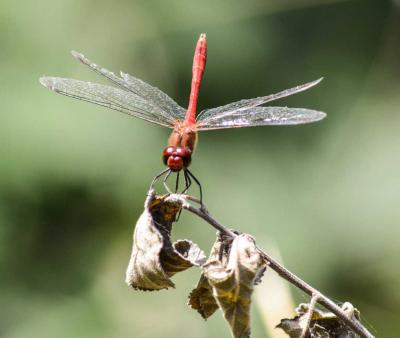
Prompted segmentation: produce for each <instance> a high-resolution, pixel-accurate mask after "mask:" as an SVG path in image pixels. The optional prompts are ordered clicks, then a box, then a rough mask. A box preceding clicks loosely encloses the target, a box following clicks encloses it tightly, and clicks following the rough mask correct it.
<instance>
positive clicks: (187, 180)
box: [182, 169, 192, 194]
mask: <svg viewBox="0 0 400 338" xmlns="http://www.w3.org/2000/svg"><path fill="white" fill-rule="evenodd" d="M186 170H187V169H184V170H183V175H184V177H185V189H183V191H182V194H185V193H186V192H187V191H188V190H189V188H190V186H191V185H192V180H191V179H190V176H189V174H188V173H187V172H186Z"/></svg>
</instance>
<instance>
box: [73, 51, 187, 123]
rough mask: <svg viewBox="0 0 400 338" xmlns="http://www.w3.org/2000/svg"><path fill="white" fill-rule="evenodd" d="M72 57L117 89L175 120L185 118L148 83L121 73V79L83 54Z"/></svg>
mask: <svg viewBox="0 0 400 338" xmlns="http://www.w3.org/2000/svg"><path fill="white" fill-rule="evenodd" d="M71 54H72V56H73V57H74V58H76V59H77V60H79V61H80V62H82V63H83V64H84V65H86V66H88V67H89V68H90V69H92V70H94V71H95V72H96V73H97V74H100V75H102V76H105V77H106V78H107V79H109V80H110V81H112V82H113V83H114V84H116V85H118V86H119V87H121V88H123V89H125V90H128V91H130V92H132V93H134V94H136V95H137V96H140V97H142V98H143V99H146V100H147V101H149V102H150V103H152V104H153V105H155V106H158V107H160V108H161V109H162V110H164V111H165V112H167V113H168V114H170V115H171V116H173V117H174V118H175V119H179V120H182V119H183V118H184V117H185V113H186V110H185V109H184V108H182V107H181V106H179V105H178V104H177V103H176V102H175V101H174V100H173V99H171V98H170V97H169V96H168V95H167V94H165V93H164V92H163V91H161V90H160V89H158V88H156V87H153V86H151V85H149V84H148V83H146V82H144V81H142V80H140V79H138V78H136V77H133V76H132V75H129V74H125V73H123V72H121V77H122V78H120V77H118V76H116V75H115V74H114V73H113V72H111V71H109V70H107V69H105V68H103V67H101V66H99V65H97V64H95V63H93V62H92V61H90V60H89V59H88V58H86V57H85V56H84V55H83V54H81V53H78V52H75V51H72V52H71Z"/></svg>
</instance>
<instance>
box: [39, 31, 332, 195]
mask: <svg viewBox="0 0 400 338" xmlns="http://www.w3.org/2000/svg"><path fill="white" fill-rule="evenodd" d="M71 53H72V56H73V57H74V58H76V59H77V60H79V61H80V62H81V63H83V64H84V65H86V66H87V67H89V68H90V69H91V70H93V71H95V72H96V73H98V74H100V75H102V76H104V77H106V78H107V79H108V80H109V81H111V83H112V84H113V86H108V85H102V84H98V83H92V82H85V81H81V80H75V79H68V78H61V77H47V76H44V77H41V78H40V83H41V84H42V85H44V86H45V87H47V88H48V89H50V90H51V91H54V92H56V93H59V94H62V95H65V96H69V97H72V98H75V99H79V100H83V101H87V102H91V103H94V104H97V105H100V106H103V107H107V108H110V109H113V110H116V111H119V112H122V113H126V114H128V115H131V116H133V117H137V118H140V119H143V120H146V121H148V122H152V123H155V124H157V125H160V126H163V127H168V128H170V129H172V133H171V136H170V137H169V141H168V145H167V147H166V148H165V149H164V150H163V152H162V159H163V162H164V164H165V166H166V169H164V170H163V171H162V172H160V173H159V174H157V175H156V176H155V177H154V178H153V181H152V184H151V187H152V186H153V185H154V183H155V182H156V181H157V180H158V179H159V178H160V177H162V176H164V175H165V176H164V181H163V182H164V186H165V187H166V189H167V190H168V191H169V192H170V189H169V188H168V185H167V184H166V182H167V179H168V177H169V176H170V174H171V173H177V175H176V183H175V192H177V191H178V187H179V173H180V172H181V171H183V175H184V182H185V188H184V190H183V191H182V193H186V192H187V191H188V189H189V187H190V186H191V184H192V179H193V180H194V181H195V182H196V184H197V185H198V187H199V194H200V201H202V196H203V194H202V188H201V184H200V182H199V180H198V179H197V178H196V177H195V176H194V175H193V173H192V172H191V171H190V170H189V166H190V164H191V160H192V155H193V153H194V151H195V148H196V144H197V140H198V132H199V131H207V130H216V129H227V128H241V127H256V126H282V125H297V124H305V123H310V122H316V121H319V120H321V119H323V118H324V117H325V116H326V114H325V113H324V112H321V111H317V110H311V109H305V108H289V107H284V106H283V107H271V106H267V107H265V106H262V105H264V104H265V103H268V102H271V101H275V100H277V99H281V98H284V97H287V96H289V95H293V94H296V93H299V92H302V91H305V90H307V89H309V88H311V87H313V86H315V85H317V84H318V83H319V82H320V81H321V80H322V78H320V79H318V80H315V81H312V82H308V83H305V84H302V85H299V86H296V87H293V88H290V89H286V90H283V91H281V92H278V93H275V94H271V95H267V96H260V97H256V98H251V99H243V100H240V101H236V102H233V103H229V104H225V105H223V106H220V107H216V108H211V109H205V110H202V111H201V112H199V113H198V114H197V113H196V107H197V101H198V97H199V89H200V84H201V81H202V78H203V74H204V70H205V66H206V60H207V41H206V34H205V33H203V34H201V35H200V37H199V39H198V41H197V44H196V47H195V52H194V58H193V66H192V81H191V91H190V96H189V105H188V108H187V109H185V108H183V107H181V106H179V105H178V104H177V103H176V102H175V101H174V100H173V99H172V98H170V97H169V96H168V95H167V94H165V93H164V92H163V91H161V90H160V89H158V88H156V87H153V86H151V85H150V84H148V83H146V82H144V81H143V80H141V79H139V78H136V77H134V76H132V75H129V74H126V73H123V72H120V76H117V75H115V74H114V73H113V72H111V71H109V70H107V69H105V68H103V67H101V66H99V65H97V64H96V63H93V62H92V61H90V60H89V59H87V58H86V57H85V56H84V55H83V54H81V53H78V52H75V51H72V52H71Z"/></svg>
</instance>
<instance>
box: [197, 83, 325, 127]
mask: <svg viewBox="0 0 400 338" xmlns="http://www.w3.org/2000/svg"><path fill="white" fill-rule="evenodd" d="M322 79H323V78H320V79H318V80H315V81H312V82H308V83H305V84H302V85H299V86H297V87H293V88H290V89H286V90H284V91H281V92H279V93H276V94H271V95H268V96H261V97H256V98H254V99H245V100H240V101H236V102H233V103H229V104H227V105H224V106H221V107H217V108H211V109H206V110H203V111H202V112H200V113H199V114H198V115H197V121H199V122H202V123H203V124H205V123H206V121H207V120H208V118H210V117H213V116H221V115H230V114H232V113H234V112H236V111H240V110H243V109H247V108H251V107H257V106H260V105H262V104H265V103H267V102H270V101H274V100H278V99H281V98H283V97H286V96H289V95H293V94H296V93H300V92H302V91H304V90H307V89H309V88H311V87H313V86H315V85H317V84H318V83H320V82H321V81H322Z"/></svg>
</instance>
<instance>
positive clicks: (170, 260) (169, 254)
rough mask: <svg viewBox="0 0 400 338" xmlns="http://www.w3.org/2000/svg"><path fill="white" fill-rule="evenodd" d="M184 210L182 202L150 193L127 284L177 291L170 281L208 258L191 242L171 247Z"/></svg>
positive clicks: (136, 235) (138, 228) (137, 230)
mask: <svg viewBox="0 0 400 338" xmlns="http://www.w3.org/2000/svg"><path fill="white" fill-rule="evenodd" d="M180 208H181V203H180V201H179V200H176V199H172V198H169V197H168V196H155V195H154V194H153V193H150V194H149V196H148V198H147V200H146V202H145V210H144V211H143V213H142V215H141V216H140V218H139V220H138V221H137V223H136V227H135V231H134V234H133V246H132V254H131V259H130V261H129V264H128V268H127V271H126V283H127V284H128V285H129V286H131V287H132V288H134V289H139V290H160V289H167V288H169V287H174V283H173V282H172V281H171V279H170V277H172V276H173V275H174V274H176V273H177V272H180V271H184V270H186V269H188V268H190V267H191V266H193V265H197V266H199V265H201V264H203V263H204V261H205V255H204V253H203V252H202V251H201V250H200V248H199V247H198V246H197V245H196V244H195V243H193V242H191V241H188V240H179V241H176V242H175V243H171V238H170V234H171V229H172V223H173V221H174V220H175V217H176V214H177V213H178V211H179V210H180Z"/></svg>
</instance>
